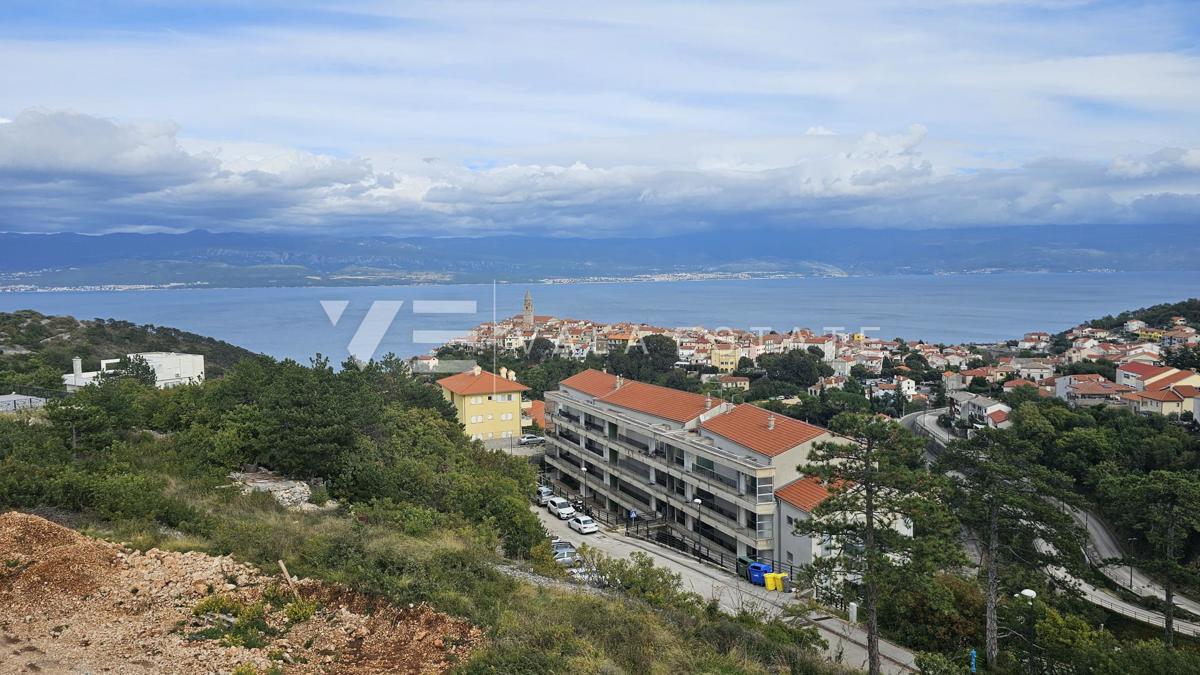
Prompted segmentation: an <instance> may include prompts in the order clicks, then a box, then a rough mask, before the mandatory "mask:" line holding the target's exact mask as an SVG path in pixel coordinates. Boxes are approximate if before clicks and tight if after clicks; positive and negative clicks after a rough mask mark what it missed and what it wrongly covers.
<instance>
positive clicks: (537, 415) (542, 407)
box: [529, 401, 546, 429]
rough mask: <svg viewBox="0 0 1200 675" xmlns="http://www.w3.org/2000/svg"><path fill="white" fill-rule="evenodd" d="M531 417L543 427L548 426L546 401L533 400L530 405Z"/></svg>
mask: <svg viewBox="0 0 1200 675" xmlns="http://www.w3.org/2000/svg"><path fill="white" fill-rule="evenodd" d="M529 417H530V419H532V420H533V421H534V422H536V423H537V425H538V426H539V427H541V428H543V429H545V428H546V402H545V401H531V402H530V405H529Z"/></svg>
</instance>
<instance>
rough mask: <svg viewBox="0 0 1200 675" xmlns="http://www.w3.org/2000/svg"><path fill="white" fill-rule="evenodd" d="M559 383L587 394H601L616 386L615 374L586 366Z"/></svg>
mask: <svg viewBox="0 0 1200 675" xmlns="http://www.w3.org/2000/svg"><path fill="white" fill-rule="evenodd" d="M559 384H560V385H562V386H564V387H570V388H571V389H574V390H576V391H581V392H583V393H585V394H587V395H588V396H603V395H605V394H607V393H608V392H610V391H612V390H613V389H615V388H616V386H617V376H616V375H610V374H608V373H604V372H601V371H599V370H595V369H592V368H588V369H587V370H585V371H583V372H580V373H576V374H575V375H572V376H571V377H568V378H567V379H565V380H563V381H562V382H559Z"/></svg>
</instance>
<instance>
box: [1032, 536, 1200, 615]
mask: <svg viewBox="0 0 1200 675" xmlns="http://www.w3.org/2000/svg"><path fill="white" fill-rule="evenodd" d="M1034 545H1035V546H1036V547H1037V549H1038V550H1039V551H1041V552H1042V553H1051V552H1053V550H1054V549H1053V547H1051V546H1050V545H1049V544H1047V543H1046V542H1044V541H1041V540H1040V539H1039V540H1038V541H1035V542H1034ZM1126 569H1128V568H1126ZM1046 573H1047V574H1049V575H1050V576H1052V577H1054V578H1055V579H1057V580H1059V581H1060V582H1062V583H1065V584H1068V585H1071V586H1074V587H1075V588H1077V589H1079V592H1080V593H1081V594H1082V595H1083V597H1084V598H1085V599H1086V600H1087V601H1088V602H1091V603H1092V604H1094V605H1099V606H1101V607H1103V608H1105V609H1107V610H1109V611H1111V612H1114V613H1116V614H1120V615H1122V616H1126V617H1129V618H1131V619H1134V620H1137V621H1141V622H1142V623H1148V624H1150V625H1152V626H1158V627H1159V628H1161V627H1163V626H1164V625H1165V624H1166V621H1167V619H1166V617H1165V616H1164V615H1163V614H1162V613H1161V612H1155V611H1152V610H1149V609H1146V608H1144V607H1140V606H1138V605H1135V604H1134V603H1132V602H1129V601H1127V600H1123V599H1121V598H1118V597H1117V596H1115V595H1113V594H1112V593H1110V592H1108V591H1107V590H1105V589H1103V588H1097V587H1095V586H1093V585H1092V584H1089V583H1088V582H1086V581H1083V580H1081V579H1078V578H1076V577H1074V576H1072V575H1071V573H1070V572H1068V571H1067V570H1065V569H1063V568H1061V567H1057V566H1051V567H1047V568H1046ZM1175 632H1176V633H1180V634H1183V635H1190V636H1192V637H1197V636H1200V624H1197V623H1193V622H1191V621H1180V620H1179V619H1175Z"/></svg>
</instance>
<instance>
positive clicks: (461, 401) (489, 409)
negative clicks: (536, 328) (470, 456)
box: [438, 366, 529, 441]
mask: <svg viewBox="0 0 1200 675" xmlns="http://www.w3.org/2000/svg"><path fill="white" fill-rule="evenodd" d="M501 372H502V373H503V374H504V375H508V374H509V373H508V372H506V371H505V370H504V369H501ZM513 377H514V378H515V375H514V376H513ZM438 386H440V387H441V388H442V395H443V396H444V397H445V398H446V400H447V401H450V402H451V403H453V404H454V408H455V409H456V410H457V411H458V421H459V422H461V423H462V425H463V427H465V428H466V430H467V435H468V436H470V437H471V438H474V439H478V440H481V441H487V440H493V439H500V438H516V437H519V436H520V435H521V427H522V426H523V419H522V418H523V415H522V410H523V409H524V408H525V407H526V406H525V405H524V404H523V402H522V401H521V392H523V391H527V390H528V389H529V387H526V386H525V385H523V384H521V383H519V382H517V381H516V380H515V379H509V378H507V377H500V376H498V375H494V374H492V373H489V372H487V371H486V370H483V369H481V368H480V367H479V366H475V368H474V369H473V370H468V371H467V372H465V373H459V374H457V375H451V376H450V377H444V378H442V379H440V380H438ZM526 419H527V418H526Z"/></svg>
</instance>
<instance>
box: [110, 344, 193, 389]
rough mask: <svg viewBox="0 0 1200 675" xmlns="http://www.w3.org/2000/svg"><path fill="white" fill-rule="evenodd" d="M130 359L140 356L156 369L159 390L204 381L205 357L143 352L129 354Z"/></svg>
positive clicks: (155, 374) (156, 383)
mask: <svg viewBox="0 0 1200 675" xmlns="http://www.w3.org/2000/svg"><path fill="white" fill-rule="evenodd" d="M128 356H129V358H133V357H135V356H139V357H141V358H142V359H145V361H146V363H148V364H150V367H151V368H153V369H154V376H155V379H156V380H157V381H156V382H155V385H156V386H158V388H159V389H166V388H168V387H175V386H178V385H181V384H195V383H199V382H203V381H204V357H203V356H202V355H200V354H178V353H175V352H143V353H141V354H129V355H128Z"/></svg>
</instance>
